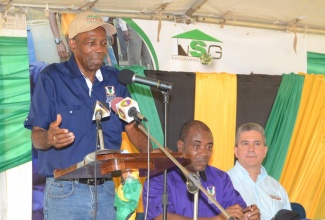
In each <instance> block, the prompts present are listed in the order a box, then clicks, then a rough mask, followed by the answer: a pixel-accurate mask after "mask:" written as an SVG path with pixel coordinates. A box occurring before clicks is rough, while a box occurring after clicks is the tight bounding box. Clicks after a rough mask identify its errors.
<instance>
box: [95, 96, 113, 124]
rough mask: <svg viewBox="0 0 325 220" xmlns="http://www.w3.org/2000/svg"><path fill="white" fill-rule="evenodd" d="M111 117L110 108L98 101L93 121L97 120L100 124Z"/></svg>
mask: <svg viewBox="0 0 325 220" xmlns="http://www.w3.org/2000/svg"><path fill="white" fill-rule="evenodd" d="M109 115H110V112H109V110H108V108H106V106H105V104H104V103H102V102H101V101H98V100H97V101H96V105H95V110H94V114H93V121H95V120H96V123H97V124H98V123H99V122H100V121H101V120H102V118H106V117H108V116H109Z"/></svg>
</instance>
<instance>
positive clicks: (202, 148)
mask: <svg viewBox="0 0 325 220" xmlns="http://www.w3.org/2000/svg"><path fill="white" fill-rule="evenodd" d="M177 147H178V152H181V153H183V154H185V155H186V156H187V157H188V158H190V160H191V164H190V165H188V166H187V169H188V170H189V171H191V172H200V171H204V170H205V168H206V166H207V165H208V162H209V159H210V157H211V153H212V147H213V137H212V134H211V132H209V131H203V130H200V129H196V128H191V129H190V131H189V134H188V135H187V137H186V139H185V140H184V141H180V140H179V141H178V142H177Z"/></svg>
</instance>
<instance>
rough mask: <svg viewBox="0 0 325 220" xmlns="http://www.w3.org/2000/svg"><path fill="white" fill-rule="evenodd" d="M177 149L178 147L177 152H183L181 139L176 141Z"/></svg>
mask: <svg viewBox="0 0 325 220" xmlns="http://www.w3.org/2000/svg"><path fill="white" fill-rule="evenodd" d="M177 149H178V152H180V153H182V152H183V149H184V142H183V141H181V140H178V141H177Z"/></svg>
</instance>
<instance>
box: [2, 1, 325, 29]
mask: <svg viewBox="0 0 325 220" xmlns="http://www.w3.org/2000/svg"><path fill="white" fill-rule="evenodd" d="M0 2H1V3H0V12H5V11H6V10H23V11H24V12H25V13H26V12H27V13H28V10H29V9H38V10H44V9H45V8H46V7H48V9H49V10H50V11H59V12H73V13H78V12H80V11H82V10H88V9H91V10H94V11H97V12H100V13H103V14H104V15H107V16H111V17H125V18H137V19H147V20H159V19H161V20H170V21H175V22H186V23H191V22H192V23H193V22H204V23H216V24H220V25H235V26H244V27H256V28H265V29H274V30H282V31H296V32H300V33H314V34H325V13H324V12H325V1H324V0H273V1H270V0H1V1H0Z"/></svg>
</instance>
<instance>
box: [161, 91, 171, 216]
mask: <svg viewBox="0 0 325 220" xmlns="http://www.w3.org/2000/svg"><path fill="white" fill-rule="evenodd" d="M161 93H162V94H163V96H164V99H163V103H164V133H165V138H164V143H165V148H166V147H167V140H168V139H167V115H168V114H167V111H168V108H167V107H168V103H169V93H168V91H161ZM162 205H163V220H167V206H168V194H167V170H164V189H163V195H162Z"/></svg>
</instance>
